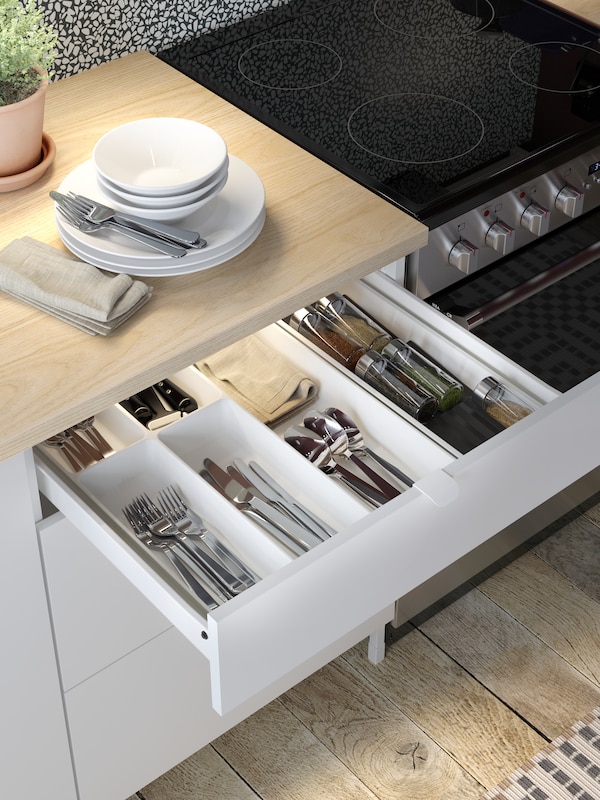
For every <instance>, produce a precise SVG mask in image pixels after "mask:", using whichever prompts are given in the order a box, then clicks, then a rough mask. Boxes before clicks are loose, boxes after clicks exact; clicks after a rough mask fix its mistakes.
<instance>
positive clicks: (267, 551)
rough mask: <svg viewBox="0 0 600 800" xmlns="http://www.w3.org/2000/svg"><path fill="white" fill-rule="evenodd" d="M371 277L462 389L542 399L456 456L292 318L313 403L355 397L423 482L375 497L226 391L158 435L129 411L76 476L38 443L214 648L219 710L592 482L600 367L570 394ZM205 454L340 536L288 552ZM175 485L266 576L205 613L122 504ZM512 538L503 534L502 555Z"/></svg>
mask: <svg viewBox="0 0 600 800" xmlns="http://www.w3.org/2000/svg"><path fill="white" fill-rule="evenodd" d="M369 282H370V284H371V285H367V284H366V283H360V284H355V285H354V286H351V287H340V291H347V292H348V294H350V296H352V297H353V299H355V300H356V301H357V302H360V303H361V304H363V305H364V306H365V308H367V309H368V310H370V311H371V313H372V314H373V315H374V316H376V317H377V318H378V319H380V320H381V321H382V322H383V323H384V324H386V325H387V326H388V327H389V328H390V329H391V330H392V331H394V332H395V333H397V335H399V336H401V337H404V338H411V339H412V340H414V341H415V342H416V343H417V344H419V345H420V346H422V347H423V348H425V349H426V350H427V351H428V352H429V353H430V355H431V356H432V357H434V358H436V359H437V360H439V361H441V362H442V363H443V364H444V365H445V366H446V367H447V368H448V369H449V370H450V371H451V372H453V373H454V374H456V375H457V377H459V379H461V380H463V381H464V382H465V384H466V385H467V386H471V387H472V386H473V385H474V384H475V383H476V382H477V381H478V380H479V379H480V378H482V377H485V376H486V375H490V374H493V375H495V376H496V377H497V378H499V379H501V380H505V381H507V382H508V383H509V384H511V385H513V386H515V387H516V388H518V389H519V391H520V392H521V393H522V394H524V395H525V396H526V397H527V398H529V399H530V400H532V401H533V402H534V403H535V404H536V405H537V406H539V408H538V410H536V411H535V412H534V413H533V414H531V415H530V416H529V417H527V418H526V419H524V420H522V421H521V422H519V423H517V424H515V425H513V426H512V427H511V428H508V429H506V430H503V431H502V432H501V433H499V434H497V435H496V436H494V437H493V438H492V439H489V440H488V441H486V442H485V443H483V444H481V445H479V446H478V447H475V448H474V449H472V450H471V451H470V452H468V453H467V454H466V455H461V454H460V453H459V452H458V451H456V450H455V449H453V448H452V447H450V446H449V445H446V444H445V443H444V442H443V441H442V440H441V439H439V438H438V437H437V436H435V435H433V434H432V433H431V432H429V431H428V430H426V429H425V428H424V427H423V426H422V425H420V424H419V423H417V422H415V421H414V420H412V419H410V418H409V417H408V416H406V415H405V414H404V413H403V412H401V411H399V410H398V409H397V408H396V407H394V406H392V405H391V404H390V403H389V402H388V401H384V400H382V399H381V398H380V397H379V396H376V395H375V394H374V393H373V392H372V391H371V390H370V389H369V388H368V387H366V386H365V384H364V383H362V382H360V381H359V380H358V379H357V378H356V377H355V376H353V375H351V374H350V373H348V372H346V371H344V369H343V368H341V367H338V366H337V365H336V364H334V363H332V362H331V361H330V360H329V359H328V358H327V357H325V356H323V354H321V353H320V352H317V351H316V350H315V348H314V347H312V346H311V345H310V344H309V343H307V342H306V341H305V340H301V337H299V336H298V335H292V334H291V333H290V332H289V330H288V329H287V328H286V326H284V325H273V326H271V327H269V328H267V329H265V330H264V331H262V332H261V333H260V336H261V337H262V338H263V339H264V340H265V341H266V342H268V343H269V344H271V345H272V346H273V347H275V348H276V349H279V350H280V352H281V353H282V354H284V355H285V356H286V357H287V358H288V359H289V360H290V361H292V362H293V363H295V364H297V365H298V367H299V368H301V369H302V370H303V371H304V372H305V374H306V375H308V376H309V377H311V378H312V379H313V380H314V381H315V382H316V383H317V384H318V386H319V392H318V397H317V398H316V399H315V401H314V404H313V405H314V407H315V408H320V409H323V408H325V407H327V406H337V407H339V408H342V409H344V410H346V411H347V412H348V413H349V414H350V415H351V416H352V417H354V418H355V419H356V420H357V421H358V422H359V427H360V428H361V430H362V431H363V433H364V435H365V438H366V440H367V443H368V444H369V445H370V446H371V447H372V448H373V449H375V450H379V452H380V453H381V454H382V455H384V456H385V457H386V458H388V460H391V461H395V462H396V464H397V465H398V466H399V467H400V468H401V469H402V470H403V471H405V472H407V473H408V474H409V475H411V476H412V477H413V478H414V479H415V483H414V485H413V487H412V488H410V489H408V490H406V491H405V492H403V493H402V494H401V495H400V496H399V497H397V498H395V499H394V500H392V501H390V502H388V503H387V504H385V505H384V506H382V507H380V508H378V509H376V510H371V509H370V508H369V507H368V506H367V505H366V504H365V503H363V502H362V501H360V500H359V499H357V498H356V496H355V495H352V494H351V493H350V492H349V491H348V490H347V489H346V488H344V487H343V486H341V485H340V484H338V483H337V482H335V481H333V480H332V479H331V478H330V477H328V476H326V475H324V474H322V473H321V472H319V471H318V469H317V468H316V467H314V466H313V465H312V464H310V463H308V461H306V459H304V458H303V457H302V456H301V455H299V454H298V453H296V452H295V451H294V450H293V449H292V448H291V447H290V446H289V445H288V444H287V443H285V442H284V441H283V439H282V437H281V430H280V429H276V430H271V429H269V428H267V427H266V426H264V425H263V424H262V423H260V422H258V420H256V419H255V418H254V417H252V416H251V415H250V414H249V413H248V412H246V411H245V410H243V409H241V408H240V407H239V406H237V405H236V404H235V403H234V402H233V401H232V400H231V399H229V398H223V397H222V396H221V395H220V394H219V393H216V394H213V395H211V396H210V397H208V398H207V399H205V400H203V402H202V403H201V404H200V406H201V407H200V408H199V410H198V411H196V412H194V413H193V414H190V415H189V416H187V417H185V418H183V419H181V420H180V421H177V422H175V423H173V424H171V425H170V426H168V427H165V428H163V429H162V430H160V431H158V432H154V433H150V432H148V431H146V429H144V428H143V427H141V426H139V425H137V423H129V420H128V423H129V424H132V425H133V426H134V430H135V435H132V436H131V437H129V438H128V437H123V447H122V449H119V448H118V449H119V452H117V453H116V454H115V455H113V456H110V457H109V458H107V459H105V460H104V461H102V462H100V463H98V464H96V465H94V466H92V467H90V468H88V469H87V470H85V471H83V472H81V473H77V474H72V473H71V474H69V472H68V470H65V469H64V468H62V467H60V466H59V462H58V459H57V458H53V457H52V455H48V453H47V452H45V453H44V454H39V455H38V459H37V465H38V472H39V477H40V488H41V490H42V492H43V493H44V494H46V495H47V496H48V497H49V499H50V500H51V501H52V502H53V504H54V505H55V506H56V507H57V508H59V509H60V510H61V511H62V513H63V514H64V515H65V516H66V517H67V518H68V519H70V520H71V522H72V523H73V524H74V525H75V526H76V527H77V528H78V529H79V530H80V531H81V533H82V534H83V535H85V536H86V537H87V538H88V539H89V540H90V541H91V542H92V543H93V544H94V545H95V546H96V547H97V548H98V549H99V550H100V551H101V552H102V553H103V554H104V555H105V556H106V557H107V558H108V559H109V560H110V561H112V562H113V564H114V565H115V566H116V567H117V568H118V569H119V570H120V571H121V573H122V574H123V575H124V576H125V577H126V578H127V579H128V580H129V581H131V582H132V583H133V584H134V586H136V588H137V589H139V590H140V591H141V593H142V594H143V595H145V597H146V598H147V599H148V600H150V602H151V603H153V604H154V605H155V606H156V608H157V609H158V610H159V611H160V613H161V614H162V615H164V617H165V618H166V619H168V620H169V621H170V622H171V623H172V624H173V625H174V626H175V627H176V628H177V629H178V630H179V631H180V632H181V633H182V634H183V635H184V636H185V637H186V638H187V639H188V640H189V641H190V642H191V644H192V645H193V646H194V647H195V648H196V649H197V650H198V651H199V653H200V654H201V655H202V657H203V658H205V659H206V662H207V665H208V672H209V674H210V696H211V702H212V705H213V707H214V709H215V710H216V711H217V712H218V713H219V714H227V713H229V712H232V711H233V710H235V709H240V708H241V707H242V706H243V705H244V704H247V703H249V702H251V703H255V701H256V700H257V699H258V698H261V702H266V701H267V700H268V699H270V698H271V697H275V696H276V695H278V694H280V693H281V692H282V691H285V689H286V688H289V687H290V686H291V685H293V684H294V683H296V682H298V681H299V680H300V679H302V678H303V677H304V676H306V675H307V674H309V673H310V672H312V671H314V670H315V669H317V668H318V667H319V666H321V665H322V664H324V663H326V662H327V661H329V660H330V659H331V658H333V657H335V656H336V655H338V654H339V653H341V652H343V651H344V650H345V649H346V648H347V647H349V646H351V645H352V644H353V643H355V642H356V641H358V640H360V639H361V638H364V637H365V636H367V635H369V634H370V633H371V632H373V631H376V630H378V629H381V628H382V626H383V625H384V624H385V623H386V622H388V621H390V620H391V619H392V617H393V615H394V606H395V601H396V600H397V599H398V598H405V597H411V596H412V597H418V596H419V595H418V592H419V587H423V586H424V585H426V584H427V583H428V582H430V581H432V579H434V578H435V576H438V575H443V574H446V573H447V572H448V570H452V568H453V566H454V565H456V564H457V563H459V562H460V561H461V559H465V558H468V556H469V554H472V553H477V552H479V553H480V552H481V549H482V548H483V547H484V546H485V543H486V542H489V541H490V540H494V541H495V542H496V543H497V542H498V537H497V534H501V535H502V536H505V535H506V531H509V530H512V529H518V530H519V533H518V536H519V537H521V538H524V537H526V536H527V535H532V534H533V533H535V532H536V530H537V528H536V527H535V525H536V521H535V519H536V516H535V515H538V514H539V520H541V524H545V523H547V522H548V521H549V520H548V519H547V517H544V509H546V508H550V509H551V511H550V512H548V513H554V512H555V510H556V509H557V508H558V507H559V506H557V501H556V497H557V496H559V497H560V496H561V493H563V491H564V490H567V491H568V492H569V493H570V494H569V499H570V501H572V500H573V499H582V496H585V495H586V494H591V492H592V491H593V484H592V483H591V480H592V479H593V478H595V477H597V470H598V466H599V463H600V459H599V454H600V427H599V426H596V425H590V420H593V418H594V414H595V413H596V410H597V408H598V407H599V404H600V378H598V377H597V376H595V377H593V378H591V379H589V380H588V381H586V382H584V383H582V384H580V385H579V386H577V387H575V388H574V389H573V390H571V391H570V392H568V393H566V394H565V395H560V394H559V393H558V392H556V391H555V390H553V389H551V388H550V387H548V386H547V385H545V384H543V383H542V382H540V381H538V380H537V379H535V378H533V377H532V376H531V375H529V374H528V373H526V372H525V371H524V370H522V369H521V368H519V367H518V366H517V365H516V364H514V363H512V362H510V361H509V360H508V359H505V358H504V357H503V356H501V355H500V354H498V353H497V352H496V351H494V350H492V349H491V348H489V347H487V346H485V345H483V344H481V343H479V342H476V341H475V339H474V337H472V336H471V335H469V334H467V333H466V332H464V331H462V330H461V329H459V328H458V326H456V325H455V324H454V323H452V322H451V321H449V320H447V319H445V318H444V317H443V316H442V315H440V314H439V313H438V312H435V311H434V310H433V309H430V308H429V307H428V306H426V305H425V304H424V303H422V302H421V301H419V300H417V299H416V298H414V297H412V296H411V295H409V294H408V293H407V292H405V291H404V290H403V289H401V288H400V287H398V285H397V284H395V283H394V281H392V280H390V279H389V278H387V277H386V276H384V275H383V274H378V275H376V276H374V277H373V279H372V280H371V279H369ZM316 299H317V298H315V300H316ZM177 377H178V379H179V380H180V382H181V380H182V379H185V380H186V381H187V388H188V389H189V390H190V391H192V385H193V384H194V385H195V384H196V382H199V383H198V386H200V385H203V386H204V383H203V382H204V381H205V379H204V378H203V377H202V376H201V375H200V373H199V372H198V371H197V370H195V369H194V368H190V370H189V371H187V372H186V377H185V378H184V376H183V374H181V375H178V376H177ZM204 388H206V387H205V386H204ZM203 391H204V389H203ZM209 394H210V393H209ZM117 411H119V413H121V412H120V409H112V410H110V413H111V414H113V413H115V412H117ZM107 413H108V412H107ZM123 413H124V412H123ZM300 416H301V415H300ZM101 417H102V415H99V418H101ZM38 450H40V448H38ZM206 457H210V458H212V459H213V460H215V461H216V462H217V463H219V464H220V465H221V466H224V465H226V464H227V463H230V462H231V460H232V459H233V458H234V457H241V458H243V459H245V460H250V459H255V460H257V461H258V462H260V463H261V464H262V465H263V466H264V467H265V468H267V469H268V470H269V471H270V472H271V473H272V474H273V475H275V476H276V477H277V479H278V480H280V482H281V483H282V484H283V485H284V486H285V487H286V488H287V489H288V490H289V491H292V492H295V493H296V494H297V496H298V497H299V499H300V500H301V501H302V502H304V503H305V504H307V505H309V506H311V507H312V509H313V510H314V511H315V512H317V513H319V514H321V515H322V516H323V518H325V519H326V520H327V521H328V522H329V523H330V524H332V525H333V526H334V527H335V528H336V530H337V531H338V533H337V534H336V535H335V536H333V537H332V538H330V539H328V540H326V541H324V542H323V543H322V544H319V545H318V546H317V547H314V548H313V549H311V550H310V551H309V552H307V553H305V554H303V555H301V556H299V557H298V556H295V555H293V554H292V553H290V552H289V551H287V550H286V549H285V548H283V547H282V546H281V545H279V544H278V543H277V542H276V541H275V540H274V539H272V538H271V537H270V536H268V535H267V534H266V533H265V532H264V531H262V529H260V528H258V527H257V526H256V525H255V524H254V523H253V522H251V521H250V520H248V519H247V518H246V517H244V516H243V515H242V514H241V513H240V512H239V511H238V510H237V509H235V508H233V507H232V506H231V505H230V504H229V503H228V502H227V501H226V500H225V499H224V498H223V497H221V496H220V495H219V494H218V493H217V492H216V491H215V490H213V489H212V487H210V486H209V485H208V484H207V483H205V482H204V481H203V479H202V478H200V477H199V475H198V470H199V469H200V468H201V466H202V463H203V460H204V458H206ZM169 483H175V484H177V485H178V486H179V487H180V489H181V491H182V492H183V493H184V495H185V496H186V497H187V499H188V500H189V501H190V502H191V503H192V505H193V506H194V507H195V508H196V509H197V510H198V511H200V512H201V514H202V516H203V517H204V518H205V520H206V522H207V523H208V524H209V526H211V527H214V528H216V529H217V530H218V531H219V534H220V535H222V536H223V538H224V539H225V540H226V541H227V543H228V544H229V546H230V547H232V548H233V549H234V550H236V551H237V552H238V553H239V554H240V555H241V556H242V557H243V558H245V560H246V561H247V562H248V564H249V565H250V566H251V567H252V568H253V569H254V570H255V571H256V572H257V573H258V574H259V575H260V577H261V580H260V581H259V582H258V583H257V584H256V585H255V586H252V587H251V588H249V589H247V590H246V591H244V592H243V593H242V594H240V595H238V596H237V597H235V598H234V599H232V600H229V601H228V602H226V603H224V604H223V605H221V606H220V607H218V608H217V609H216V610H214V611H211V612H209V613H205V612H204V611H203V610H202V609H201V608H200V606H199V604H198V603H196V601H195V598H194V597H193V596H192V595H191V594H190V593H189V592H188V591H187V590H186V588H185V587H184V586H183V585H182V584H181V583H180V582H179V580H178V578H177V577H176V576H175V575H174V574H173V573H172V572H171V571H170V570H169V568H168V567H167V566H166V565H165V564H163V563H162V561H163V559H162V558H160V554H159V555H157V554H156V553H154V552H150V551H149V550H148V549H147V548H146V547H145V546H144V545H143V544H142V543H141V542H139V541H138V540H137V539H136V538H135V537H134V536H133V534H132V532H131V531H130V530H129V528H128V526H127V524H126V522H125V520H124V517H123V515H122V513H121V509H122V506H123V505H124V504H125V503H127V502H128V501H129V500H130V499H131V498H132V497H133V496H134V495H136V494H138V493H139V492H141V491H147V492H148V493H150V494H152V493H155V492H157V491H158V490H159V489H160V488H161V487H162V486H164V485H166V484H169ZM523 521H526V522H527V524H526V525H523V524H521V525H520V526H519V522H521V523H523ZM502 536H501V537H500V538H502ZM515 543H516V540H515V538H514V537H513V538H511V537H510V536H508V537H506V538H505V542H504V544H502V543H501V544H496V545H495V547H494V548H493V551H492V552H493V555H492V558H494V557H497V555H499V554H500V552H503V551H505V550H506V549H509V548H510V547H511V546H513V545H514V544H515ZM503 548H504V550H503ZM484 557H485V556H484ZM490 560H491V559H490ZM481 566H482V564H481V563H478V568H481ZM425 600H426V598H425V596H423V598H422V601H423V602H425ZM410 607H411V609H412V610H414V611H416V610H418V609H417V608H416V607H415V606H414V605H412V606H410Z"/></svg>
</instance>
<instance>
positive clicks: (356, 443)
mask: <svg viewBox="0 0 600 800" xmlns="http://www.w3.org/2000/svg"><path fill="white" fill-rule="evenodd" d="M325 414H327V415H328V416H330V417H332V418H333V419H334V420H335V421H336V422H339V424H340V425H341V426H342V427H343V428H344V430H345V431H346V436H347V437H348V444H349V446H350V449H351V450H352V451H353V452H355V453H357V454H358V455H359V457H360V456H362V457H363V458H365V457H367V456H370V457H371V458H372V459H373V460H374V461H376V462H377V463H378V464H380V465H381V466H382V467H383V468H384V469H386V470H387V471H388V472H389V473H390V474H391V475H393V476H394V477H395V478H398V480H400V481H402V483H403V484H404V485H405V486H408V487H409V488H410V487H411V486H412V485H413V484H414V480H413V479H412V478H409V477H408V475H406V474H405V473H404V472H402V470H400V469H398V467H396V466H395V465H394V464H391V463H390V462H389V461H387V460H386V459H385V458H383V457H382V456H380V455H379V454H378V453H376V452H375V451H374V450H371V448H370V447H367V446H366V445H365V443H364V439H363V435H362V433H361V431H360V429H359V428H358V426H357V424H356V423H355V422H354V420H353V419H351V418H350V417H349V416H348V414H346V413H345V412H344V411H340V409H339V408H333V407H329V408H326V409H325Z"/></svg>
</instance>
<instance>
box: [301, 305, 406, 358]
mask: <svg viewBox="0 0 600 800" xmlns="http://www.w3.org/2000/svg"><path fill="white" fill-rule="evenodd" d="M315 308H316V309H317V311H320V312H321V313H322V314H324V315H325V316H326V317H327V318H328V319H332V320H333V321H334V322H336V323H337V324H338V325H339V326H340V328H341V329H343V330H345V331H347V333H348V334H349V335H350V336H352V337H353V338H354V339H357V340H358V341H359V342H362V343H363V344H364V345H365V346H366V347H367V348H368V349H370V350H378V351H381V349H382V347H383V346H384V345H385V344H387V342H389V341H390V339H391V338H392V336H391V334H389V333H388V332H387V331H385V330H384V329H383V328H382V327H381V326H380V325H379V324H378V323H377V322H375V321H374V320H372V319H371V318H370V317H368V316H367V315H366V314H365V312H364V311H362V310H361V309H359V308H358V306H356V305H355V304H354V303H353V302H352V300H350V299H349V298H348V297H345V296H344V295H343V294H339V293H338V292H334V293H333V294H330V295H327V297H322V298H321V299H320V300H318V301H317V302H316V303H315Z"/></svg>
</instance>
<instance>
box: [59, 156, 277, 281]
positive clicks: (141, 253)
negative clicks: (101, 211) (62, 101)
mask: <svg viewBox="0 0 600 800" xmlns="http://www.w3.org/2000/svg"><path fill="white" fill-rule="evenodd" d="M59 191H60V192H62V193H64V194H66V193H67V192H75V193H76V194H82V195H85V196H86V197H90V198H93V199H94V200H99V201H100V202H101V203H106V204H107V205H111V203H110V202H109V198H108V197H107V196H106V195H105V193H104V191H103V189H102V187H101V186H100V184H99V183H98V180H97V174H96V171H95V169H94V165H93V163H92V162H91V161H86V162H84V163H83V164H80V165H79V166H78V167H76V169H74V170H73V172H71V173H70V174H69V175H68V176H67V177H66V178H65V180H64V181H63V182H62V184H61V185H60V187H59ZM113 207H114V204H113ZM55 221H56V227H57V230H58V234H59V236H60V238H61V239H62V241H63V242H64V244H65V245H66V247H67V248H68V249H69V250H71V252H72V253H74V254H75V255H76V256H78V257H79V258H81V259H82V260H84V261H87V262H88V263H90V264H94V266H97V267H100V268H101V269H106V270H109V271H111V272H124V273H127V274H129V275H138V276H140V277H159V276H169V275H184V274H186V273H188V272H198V271H200V270H203V269H209V268H210V267H215V266H217V265H218V264H222V263H223V262H225V261H228V260H229V259H230V258H233V257H234V256H236V255H239V254H240V253H242V252H243V251H244V250H245V249H246V248H247V247H249V246H250V245H251V244H252V242H253V241H254V240H255V239H256V238H257V237H258V235H259V234H260V232H261V230H262V228H263V225H264V221H265V191H264V187H263V184H262V181H261V180H260V178H259V177H258V175H257V174H256V172H254V170H253V169H252V168H251V167H249V166H248V165H247V164H246V163H244V162H243V161H241V160H240V159H239V158H236V157H235V156H230V158H229V175H228V179H227V182H226V184H225V186H224V187H223V189H222V190H221V191H220V192H219V193H218V194H217V195H215V196H214V197H213V198H211V199H210V201H209V202H208V203H206V204H205V205H204V206H203V207H202V208H200V209H199V210H198V211H195V212H194V213H192V214H190V216H188V217H186V218H185V219H184V220H183V222H182V223H181V224H182V226H183V227H185V228H187V229H188V230H193V231H198V233H199V234H200V236H201V237H202V238H203V239H206V241H207V245H206V247H203V248H202V249H201V250H195V249H191V250H188V252H187V253H186V255H185V256H183V258H171V257H170V256H164V255H161V254H160V253H154V252H153V251H151V250H149V249H148V248H146V247H144V246H143V245H138V244H137V243H136V242H134V241H132V240H131V239H127V238H125V237H124V236H121V235H120V234H119V233H118V231H115V230H111V229H108V228H107V229H106V230H103V231H102V232H101V233H99V234H94V235H91V234H89V233H83V232H82V231H79V230H77V228H74V227H73V226H72V225H70V224H69V223H68V222H67V221H66V220H65V218H64V217H63V216H62V215H61V213H60V211H59V210H58V209H56V212H55Z"/></svg>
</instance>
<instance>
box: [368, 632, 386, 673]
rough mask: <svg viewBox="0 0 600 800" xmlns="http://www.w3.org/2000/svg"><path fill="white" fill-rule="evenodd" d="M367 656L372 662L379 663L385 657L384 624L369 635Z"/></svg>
mask: <svg viewBox="0 0 600 800" xmlns="http://www.w3.org/2000/svg"><path fill="white" fill-rule="evenodd" d="M367 656H368V659H369V661H370V662H371V663H373V664H379V663H380V662H381V661H383V659H384V658H385V625H382V626H381V628H377V630H376V631H373V633H372V634H371V635H370V636H369V644H368V648H367Z"/></svg>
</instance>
